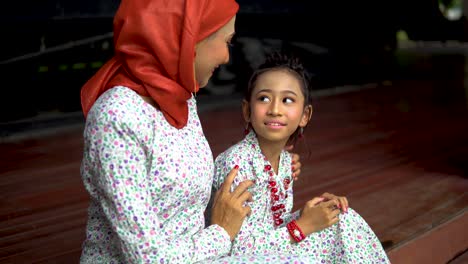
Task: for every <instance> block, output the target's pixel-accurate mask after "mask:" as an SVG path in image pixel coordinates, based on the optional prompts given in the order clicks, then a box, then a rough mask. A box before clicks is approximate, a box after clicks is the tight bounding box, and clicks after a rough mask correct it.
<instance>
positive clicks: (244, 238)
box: [213, 145, 299, 255]
mask: <svg viewBox="0 0 468 264" xmlns="http://www.w3.org/2000/svg"><path fill="white" fill-rule="evenodd" d="M241 146H242V145H241ZM244 149H245V148H242V147H236V146H234V147H233V148H231V149H229V150H228V151H226V152H224V153H222V154H221V155H219V156H218V157H217V158H216V160H215V176H214V181H213V187H214V188H213V189H214V191H216V190H217V189H218V188H219V186H220V185H221V184H222V183H223V181H224V179H225V177H226V175H227V173H228V172H229V170H230V168H231V167H233V166H234V165H235V164H239V166H240V168H239V172H238V174H237V177H236V178H235V180H234V182H233V189H234V188H236V187H237V186H238V184H239V183H240V182H242V181H244V180H246V179H255V180H256V181H257V184H256V186H255V187H253V188H251V190H250V191H251V192H252V195H253V202H252V203H250V204H249V205H250V206H251V207H252V214H251V215H250V216H248V217H247V218H246V219H245V221H244V223H243V225H242V228H241V230H240V232H239V234H238V235H237V237H236V239H235V240H234V243H233V245H232V249H231V254H232V255H250V254H254V253H255V254H270V253H272V254H275V253H277V252H278V251H279V250H284V248H288V247H291V245H292V242H291V238H290V235H289V232H288V230H287V228H286V224H287V223H288V222H289V221H291V220H293V219H296V218H297V217H298V215H299V211H297V212H294V213H290V209H291V208H292V203H293V193H292V188H289V190H288V197H287V198H286V200H285V205H286V208H288V210H287V211H286V212H285V213H284V214H283V219H284V223H283V225H281V226H280V227H278V228H276V229H275V228H274V227H273V221H272V219H273V216H272V212H271V210H270V207H271V206H270V205H269V201H268V199H269V197H270V196H269V193H268V190H267V188H266V182H264V181H262V179H261V176H260V177H259V175H258V170H257V169H255V167H259V166H261V165H260V164H257V162H255V160H253V159H252V156H250V155H248V154H245V153H244V151H243V150H244ZM234 153H236V154H237V155H236V154H234ZM287 162H288V161H286V163H287ZM288 165H289V164H288ZM289 167H290V166H289Z"/></svg>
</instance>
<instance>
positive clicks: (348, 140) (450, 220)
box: [0, 81, 468, 263]
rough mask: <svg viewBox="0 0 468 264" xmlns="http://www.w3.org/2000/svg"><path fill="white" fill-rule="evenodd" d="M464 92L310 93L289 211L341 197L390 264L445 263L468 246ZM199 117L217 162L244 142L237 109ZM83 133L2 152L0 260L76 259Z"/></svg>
mask: <svg viewBox="0 0 468 264" xmlns="http://www.w3.org/2000/svg"><path fill="white" fill-rule="evenodd" d="M462 87H463V85H461V84H460V83H459V84H454V85H448V84H447V83H446V82H429V81H427V82H424V81H401V82H394V83H393V85H387V86H378V87H375V88H371V89H363V90H359V91H355V92H349V93H344V94H338V95H332V96H327V97H317V98H315V102H314V115H313V118H312V122H311V124H310V127H308V129H307V130H306V136H305V139H304V141H303V143H304V144H303V145H302V146H300V147H299V148H298V149H297V151H298V152H299V153H300V154H301V157H302V164H303V171H302V174H301V176H300V180H299V181H298V182H297V183H296V185H295V192H296V198H295V207H296V208H298V207H300V205H301V204H303V203H304V202H305V201H306V200H308V199H310V198H312V197H314V196H317V195H320V194H321V193H323V192H325V191H328V192H332V193H335V194H340V195H346V196H347V197H348V199H349V201H350V204H351V206H352V207H353V208H354V209H355V210H357V211H358V212H359V213H360V214H361V215H362V216H363V217H364V218H365V219H366V220H367V221H368V223H369V224H370V226H371V227H372V228H373V229H374V231H375V233H376V234H377V236H378V237H379V238H380V240H381V241H382V242H383V243H384V246H385V248H386V250H387V252H388V253H389V256H390V258H391V260H392V262H393V263H446V262H447V261H448V260H450V259H452V258H454V257H455V256H456V255H457V254H460V253H462V252H463V251H465V250H466V249H467V248H468V229H466V226H468V225H467V224H468V209H467V208H468V195H467V191H468V180H467V177H468V90H465V89H463V88H462ZM201 119H202V122H203V125H204V129H205V132H206V135H207V138H208V140H209V142H210V144H211V146H212V149H213V154H214V155H216V154H218V153H220V152H221V151H222V150H224V149H225V148H227V147H228V146H230V145H231V144H232V143H234V142H236V141H237V140H239V139H240V138H241V136H242V132H243V124H242V120H241V115H240V107H239V106H235V107H233V106H229V105H228V106H225V107H222V108H217V109H211V110H207V111H204V112H203V113H201ZM81 134H82V127H77V128H74V129H68V130H64V131H61V132H58V133H55V134H53V135H49V136H41V137H38V138H31V139H24V140H18V141H13V142H8V143H3V144H1V145H0V150H1V151H0V164H1V166H0V197H1V199H0V205H1V206H0V263H76V262H77V261H78V259H79V255H80V251H81V249H80V246H81V243H82V241H83V239H84V235H85V233H84V232H85V221H86V213H87V212H86V210H87V202H88V197H87V194H86V192H85V191H84V188H83V186H82V183H81V178H80V174H79V166H80V161H81V156H82V153H81V151H82V136H81ZM463 226H464V227H465V228H463V229H462V228H461V227H463ZM440 241H443V242H444V243H443V244H439V245H438V246H437V247H436V244H438V243H439V242H440ZM465 256H466V254H465ZM465 259H466V257H465ZM427 260H429V262H426V261H427Z"/></svg>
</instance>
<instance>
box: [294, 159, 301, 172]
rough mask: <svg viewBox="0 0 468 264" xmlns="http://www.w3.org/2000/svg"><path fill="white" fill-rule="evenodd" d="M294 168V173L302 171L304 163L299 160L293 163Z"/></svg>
mask: <svg viewBox="0 0 468 264" xmlns="http://www.w3.org/2000/svg"><path fill="white" fill-rule="evenodd" d="M293 166H294V169H293V172H297V171H298V170H301V168H302V163H301V162H300V161H299V160H298V161H296V162H294V163H293Z"/></svg>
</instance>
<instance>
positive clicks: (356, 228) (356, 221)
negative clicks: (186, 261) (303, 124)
mask: <svg viewBox="0 0 468 264" xmlns="http://www.w3.org/2000/svg"><path fill="white" fill-rule="evenodd" d="M235 165H239V171H238V174H237V177H236V179H235V180H234V183H233V185H235V186H237V185H238V184H239V183H240V182H242V181H244V180H247V179H251V180H254V181H255V185H254V186H253V187H251V189H250V191H251V192H252V195H253V202H251V203H250V204H249V205H250V206H251V208H252V213H251V214H250V216H248V217H247V218H246V220H245V221H244V223H243V225H242V228H241V230H240V232H239V234H238V235H237V237H236V239H235V240H234V242H233V245H232V248H231V252H230V257H225V258H221V259H218V260H217V262H216V263H389V260H388V257H387V255H386V253H385V251H384V250H383V248H382V246H381V244H380V242H379V240H378V238H377V237H376V235H375V234H374V232H373V231H372V229H371V228H370V227H369V225H368V224H367V223H366V222H365V221H364V219H363V218H362V217H361V216H359V215H358V213H357V212H356V211H354V210H352V209H351V208H350V209H349V210H348V212H347V213H342V214H340V221H339V222H338V223H337V224H335V225H333V226H331V227H329V228H327V229H325V230H322V231H320V232H316V233H312V234H311V235H309V236H308V237H307V238H306V239H305V240H303V241H301V242H299V243H295V242H294V243H293V242H291V238H290V235H289V232H288V230H287V228H286V224H287V223H289V222H290V221H291V220H293V219H297V218H298V217H299V212H298V211H297V212H294V213H291V210H292V207H293V189H292V185H293V181H292V180H291V173H292V172H291V157H290V154H288V153H287V152H286V151H283V152H282V153H281V156H280V163H279V168H278V174H275V173H274V171H273V172H272V171H271V164H270V163H269V162H268V160H267V159H266V158H265V156H264V155H263V154H262V152H261V149H260V147H259V145H258V141H257V138H256V135H255V133H254V132H253V131H251V132H250V133H249V134H248V135H247V136H246V137H245V138H244V139H243V140H242V141H240V142H239V143H237V144H236V145H234V146H232V147H230V148H229V149H228V150H226V151H225V152H223V153H221V154H220V155H219V156H218V157H217V158H216V161H215V177H214V181H213V187H214V188H213V192H214V191H216V190H217V189H219V187H220V185H221V184H222V183H223V181H224V178H225V177H226V175H227V174H228V172H229V171H230V170H231V169H232V168H233V167H234V166H235ZM272 180H274V181H275V182H276V184H274V187H275V188H277V190H275V193H278V194H280V197H281V199H279V200H280V201H279V204H283V205H284V209H285V210H284V213H283V214H282V215H281V216H280V219H282V221H281V222H279V223H277V224H280V225H279V226H278V227H275V226H276V224H275V221H277V219H278V217H274V216H273V213H274V212H273V211H272V207H275V206H278V204H277V203H276V201H275V200H274V199H271V194H272V193H271V186H270V185H271V181H272ZM277 200H278V199H277Z"/></svg>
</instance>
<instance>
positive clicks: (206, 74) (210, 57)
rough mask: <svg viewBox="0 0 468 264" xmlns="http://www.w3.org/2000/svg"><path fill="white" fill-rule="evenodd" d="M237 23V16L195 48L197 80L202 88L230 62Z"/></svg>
mask: <svg viewBox="0 0 468 264" xmlns="http://www.w3.org/2000/svg"><path fill="white" fill-rule="evenodd" d="M235 21H236V16H234V17H233V18H231V20H229V22H228V23H227V24H226V25H224V26H223V27H222V28H220V29H219V30H218V31H216V32H215V33H213V34H212V35H210V36H208V37H207V38H205V39H203V40H202V41H200V42H198V43H197V45H196V46H195V52H196V55H195V80H196V81H197V83H198V85H199V86H200V88H202V87H205V86H206V85H207V84H208V81H209V80H210V78H211V76H212V75H213V72H214V71H215V69H216V68H218V67H219V65H221V64H226V63H228V62H229V45H230V43H231V40H232V37H233V36H234V33H235V31H234V24H235Z"/></svg>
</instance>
